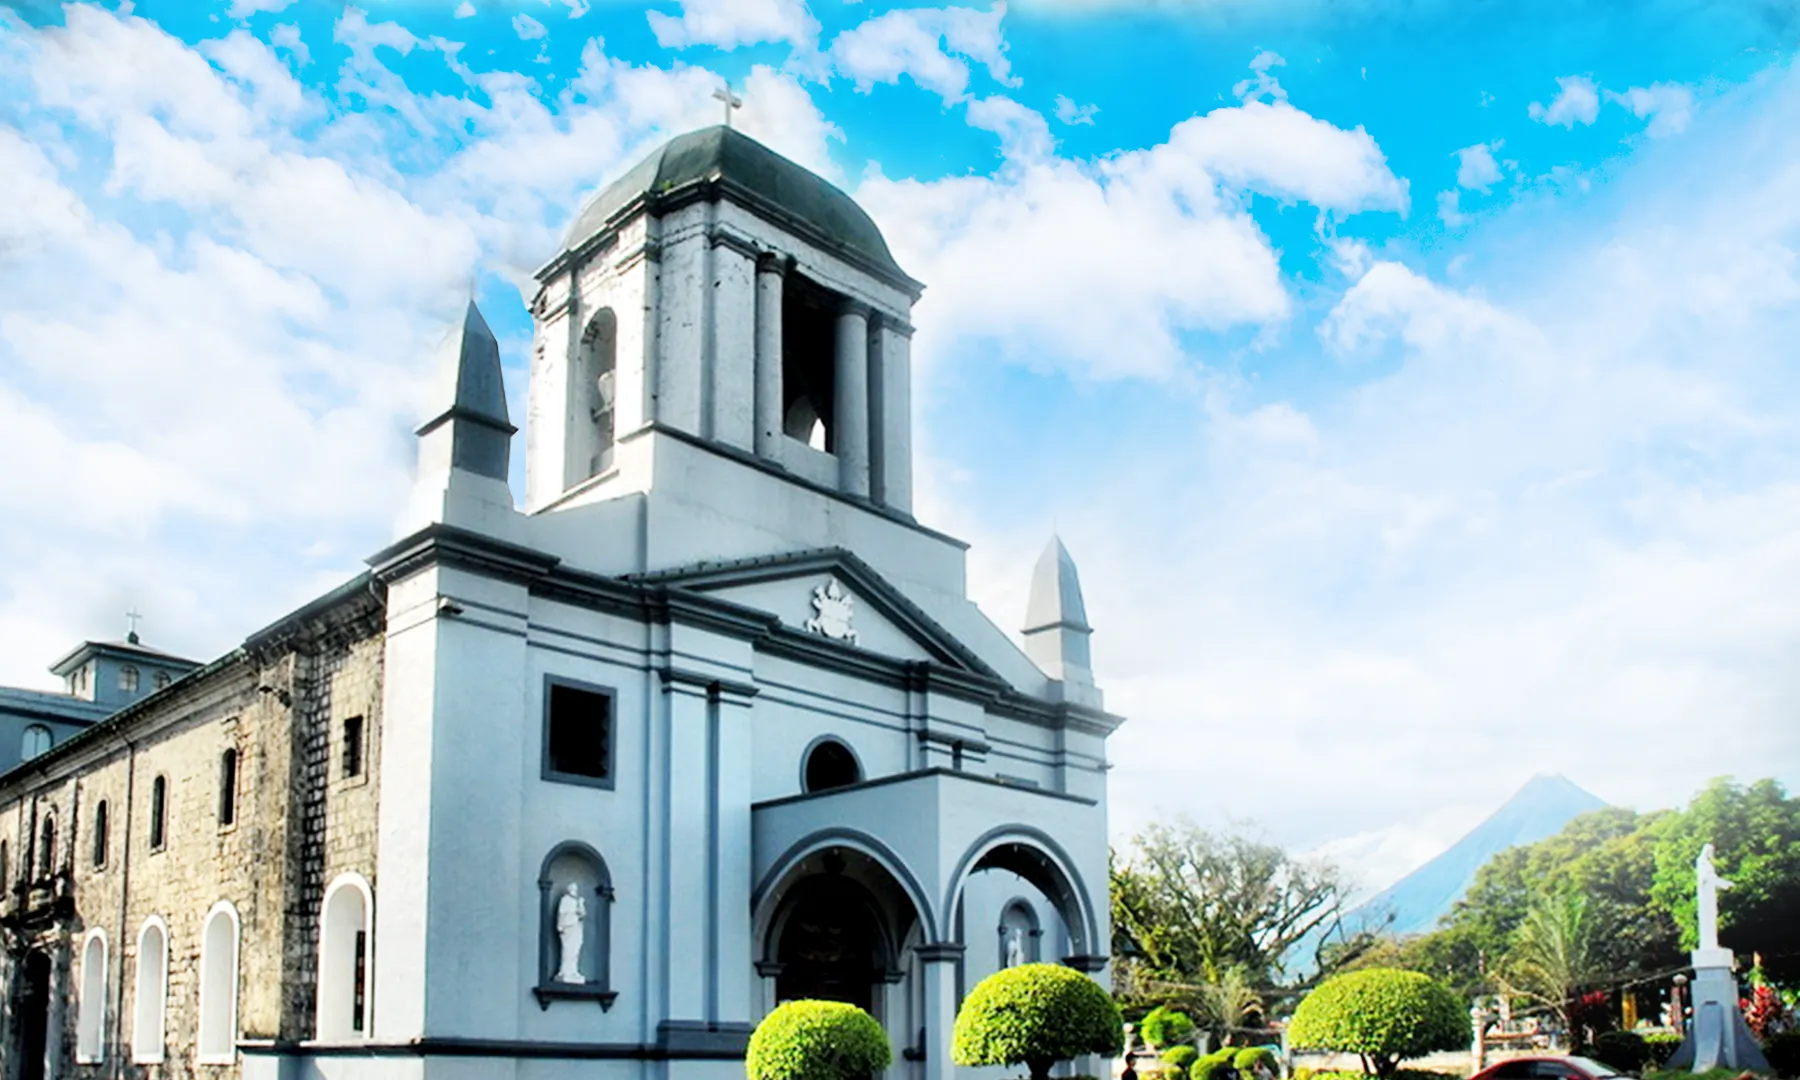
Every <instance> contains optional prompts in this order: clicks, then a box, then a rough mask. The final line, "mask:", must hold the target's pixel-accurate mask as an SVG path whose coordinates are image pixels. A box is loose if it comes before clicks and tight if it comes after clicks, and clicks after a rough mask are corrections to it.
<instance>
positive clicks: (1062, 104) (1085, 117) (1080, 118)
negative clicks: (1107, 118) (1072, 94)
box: [1056, 94, 1100, 125]
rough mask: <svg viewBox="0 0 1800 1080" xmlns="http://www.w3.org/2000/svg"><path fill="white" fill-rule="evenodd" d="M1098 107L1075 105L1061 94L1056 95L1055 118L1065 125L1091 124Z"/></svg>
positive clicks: (1098, 109)
mask: <svg viewBox="0 0 1800 1080" xmlns="http://www.w3.org/2000/svg"><path fill="white" fill-rule="evenodd" d="M1099 111H1100V106H1098V105H1077V104H1075V102H1074V101H1073V100H1072V99H1071V98H1069V97H1067V96H1066V95H1063V94H1058V95H1056V118H1057V119H1058V120H1060V121H1062V122H1063V123H1065V124H1090V125H1091V124H1092V123H1093V122H1094V114H1095V113H1097V112H1099Z"/></svg>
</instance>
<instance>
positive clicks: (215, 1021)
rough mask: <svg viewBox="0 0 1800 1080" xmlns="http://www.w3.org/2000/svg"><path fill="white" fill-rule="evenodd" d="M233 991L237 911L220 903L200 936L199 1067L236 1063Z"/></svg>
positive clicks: (236, 953)
mask: <svg viewBox="0 0 1800 1080" xmlns="http://www.w3.org/2000/svg"><path fill="white" fill-rule="evenodd" d="M237 991H238V916H237V909H236V908H234V907H232V906H231V902H230V901H228V900H221V901H219V902H218V903H216V904H214V905H213V908H212V910H211V911H210V912H208V913H207V915H206V929H205V930H204V931H203V932H202V933H201V936H200V1033H199V1038H197V1039H196V1040H195V1043H196V1045H195V1050H196V1051H197V1052H198V1054H199V1058H200V1063H201V1064H203V1065H229V1064H231V1063H232V1062H233V1061H235V1060H236V1057H237Z"/></svg>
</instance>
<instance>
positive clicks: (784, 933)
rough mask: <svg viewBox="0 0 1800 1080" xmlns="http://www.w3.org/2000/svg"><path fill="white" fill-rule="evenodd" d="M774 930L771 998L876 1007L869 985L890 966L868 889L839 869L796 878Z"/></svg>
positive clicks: (883, 978)
mask: <svg viewBox="0 0 1800 1080" xmlns="http://www.w3.org/2000/svg"><path fill="white" fill-rule="evenodd" d="M790 903H791V905H792V906H791V908H790V909H789V910H788V912H787V917H786V918H785V919H783V920H782V922H781V926H780V928H779V929H778V931H777V940H776V943H775V949H774V952H775V961H776V963H778V964H779V965H780V966H781V967H780V972H779V974H777V975H776V977H775V999H776V1000H777V1001H798V1000H800V999H802V998H812V999H817V1000H822V1001H844V1002H848V1003H849V1004H851V1005H855V1006H857V1007H858V1008H860V1009H864V1010H866V1011H869V1012H874V1011H875V994H874V987H875V984H876V983H878V982H885V981H886V980H887V975H888V972H889V971H891V970H893V969H894V962H893V957H892V956H891V955H890V953H891V950H890V948H889V944H888V942H887V941H886V940H885V938H886V935H885V934H884V933H883V930H882V926H881V916H880V909H879V908H878V907H877V906H876V903H875V898H874V897H873V896H872V895H870V893H869V890H868V889H866V888H864V887H863V886H862V885H859V884H857V883H856V882H855V881H853V880H851V879H850V878H846V877H844V876H843V875H841V874H822V875H819V876H816V877H811V878H807V879H805V880H803V881H800V882H798V883H796V884H795V886H794V888H793V891H792V893H791V895H790Z"/></svg>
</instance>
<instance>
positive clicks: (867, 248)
mask: <svg viewBox="0 0 1800 1080" xmlns="http://www.w3.org/2000/svg"><path fill="white" fill-rule="evenodd" d="M715 184H716V185H718V186H719V187H720V188H722V189H723V190H724V191H726V192H727V193H729V194H730V195H731V196H732V197H733V198H734V199H735V200H737V201H738V202H741V203H744V204H745V205H746V206H748V207H749V208H750V209H751V210H753V211H755V212H757V213H758V214H760V215H762V216H764V217H767V218H770V219H771V220H773V221H774V222H775V223H776V224H778V225H780V226H782V227H783V228H786V229H788V230H790V231H792V232H794V233H796V234H797V235H800V236H802V237H803V238H804V239H806V240H808V241H810V242H812V243H815V244H818V245H819V246H820V247H823V248H825V249H826V250H827V251H830V252H831V253H832V254H834V255H838V256H840V257H842V258H844V259H845V260H846V261H848V262H851V263H854V264H857V265H859V266H861V267H862V268H863V269H865V270H868V271H870V272H872V273H875V274H876V275H878V276H881V277H884V278H888V279H890V280H895V281H896V283H898V284H901V285H902V286H903V287H907V288H911V289H913V290H914V291H916V290H917V288H918V283H917V282H915V281H913V280H912V279H911V278H909V277H907V276H906V273H905V272H904V271H902V270H901V269H900V267H899V266H898V265H897V264H896V263H895V262H894V256H893V255H892V254H891V253H889V251H888V246H887V241H885V240H883V239H882V238H881V230H880V229H878V228H876V227H875V222H874V221H872V220H870V218H869V215H868V214H866V213H864V212H863V208H862V207H860V206H858V205H856V200H854V199H852V198H851V197H850V196H848V195H846V194H844V193H843V192H842V191H839V190H838V189H837V188H835V187H833V186H831V185H830V184H828V183H826V182H825V180H824V179H822V178H821V177H819V176H817V175H815V174H813V173H811V172H808V171H807V170H806V169H803V168H801V167H800V166H799V165H796V164H794V163H793V162H791V161H789V160H788V159H787V158H784V157H782V156H781V155H780V154H777V153H776V152H775V151H773V150H771V149H769V148H768V147H766V146H764V145H763V144H762V143H759V142H757V141H756V140H755V139H752V138H751V137H750V136H748V135H745V134H744V133H743V132H741V131H738V130H737V129H735V128H730V127H725V126H724V125H719V126H717V127H709V128H702V129H700V130H699V131H690V132H688V133H687V134H685V135H678V136H676V137H675V138H673V139H670V140H669V141H668V142H666V143H664V144H663V145H662V146H661V147H660V148H658V149H657V150H656V151H654V152H653V153H651V155H650V156H649V157H647V158H645V159H644V160H642V161H640V162H638V163H637V165H635V166H634V167H633V168H632V169H631V171H629V172H627V173H626V174H625V175H624V176H622V177H620V178H619V179H618V180H616V181H614V182H613V183H612V184H611V185H610V186H609V187H607V188H606V190H604V191H602V192H601V193H600V194H599V195H597V196H595V197H594V199H593V201H591V202H589V203H588V204H587V205H586V206H584V207H582V210H581V213H579V214H577V215H576V217H575V222H574V224H573V225H571V226H569V231H568V234H567V235H565V236H564V237H563V250H564V251H572V250H574V249H575V248H578V247H580V246H581V245H583V244H584V243H586V242H587V241H588V240H590V239H592V238H593V237H594V236H595V235H596V234H598V233H601V232H603V231H605V230H606V229H607V228H608V227H609V226H610V225H612V224H613V223H614V222H615V220H616V219H618V218H619V217H621V216H622V215H623V214H624V213H626V212H628V211H630V210H633V209H635V208H636V207H637V205H638V203H639V202H640V200H641V201H643V202H644V203H647V204H648V205H647V207H646V208H647V209H649V210H650V211H651V212H653V213H656V212H661V211H662V210H665V209H673V208H674V207H675V206H679V205H681V204H682V203H683V202H686V201H688V200H689V199H692V198H699V197H703V196H704V193H705V191H706V189H707V188H708V187H710V186H712V185H715Z"/></svg>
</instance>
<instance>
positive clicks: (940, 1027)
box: [914, 941, 963, 1080]
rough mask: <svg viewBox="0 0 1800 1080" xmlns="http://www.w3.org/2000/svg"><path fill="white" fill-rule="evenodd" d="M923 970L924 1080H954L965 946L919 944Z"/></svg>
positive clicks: (918, 950) (918, 951)
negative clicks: (959, 972) (953, 1034)
mask: <svg viewBox="0 0 1800 1080" xmlns="http://www.w3.org/2000/svg"><path fill="white" fill-rule="evenodd" d="M914 952H916V953H917V954H918V957H919V960H920V962H921V963H920V969H921V971H922V973H923V975H924V979H925V1047H924V1050H925V1080H951V1078H952V1077H954V1076H955V1075H956V1065H955V1063H954V1062H952V1061H951V1060H950V1038H951V1032H952V1031H953V1030H954V1029H955V1028H956V1009H957V1006H959V1005H961V1004H962V1002H960V1001H958V1000H957V997H956V971H957V966H958V965H959V964H961V963H962V957H963V946H961V945H958V944H956V943H955V942H952V941H940V942H936V943H934V944H930V945H920V946H918V947H917V948H916V949H915V950H914Z"/></svg>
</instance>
